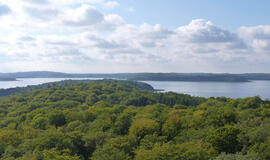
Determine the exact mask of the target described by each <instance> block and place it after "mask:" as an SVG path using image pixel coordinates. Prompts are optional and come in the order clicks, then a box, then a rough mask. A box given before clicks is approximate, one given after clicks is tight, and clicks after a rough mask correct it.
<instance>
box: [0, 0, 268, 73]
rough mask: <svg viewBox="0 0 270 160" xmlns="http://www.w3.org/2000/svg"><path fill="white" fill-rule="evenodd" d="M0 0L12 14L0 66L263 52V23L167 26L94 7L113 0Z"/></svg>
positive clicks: (245, 58)
mask: <svg viewBox="0 0 270 160" xmlns="http://www.w3.org/2000/svg"><path fill="white" fill-rule="evenodd" d="M4 2H5V5H6V7H8V8H10V10H12V14H10V15H9V16H5V17H3V18H2V19H1V23H0V27H1V28H3V29H5V33H2V32H1V31H0V46H1V47H0V54H1V57H4V59H5V60H3V59H1V60H2V61H1V64H0V66H1V67H0V68H5V69H6V68H9V67H11V66H9V65H7V64H6V63H4V62H3V61H5V62H7V61H9V62H10V64H13V65H14V64H20V65H23V66H22V67H21V68H24V69H25V68H26V70H51V69H52V70H56V69H58V70H57V71H65V72H69V71H70V68H72V69H73V70H72V71H75V72H82V70H84V72H120V71H121V72H136V71H141V72H147V71H149V72H151V71H159V72H162V71H163V72H193V71H195V72H204V71H208V72H217V71H218V72H231V70H232V69H235V70H237V71H241V70H243V71H244V69H245V68H247V66H250V64H255V65H254V66H256V64H257V63H255V62H258V61H259V62H262V63H266V62H269V60H270V56H269V55H270V54H268V53H269V49H270V47H269V46H270V29H269V28H270V27H269V26H254V27H241V28H240V29H239V30H238V31H237V32H235V33H234V32H231V31H228V30H226V29H224V28H222V27H219V26H216V25H215V24H214V23H212V22H210V21H207V20H203V19H196V20H192V21H191V22H190V23H189V24H186V25H184V26H179V27H177V28H175V29H169V28H167V27H165V26H163V25H160V24H155V25H150V24H147V23H145V24H141V25H135V24H127V23H126V22H125V20H124V19H123V17H121V16H120V15H117V14H114V13H111V14H105V13H103V12H101V11H100V10H98V9H97V8H100V5H101V6H102V7H105V8H106V5H107V8H114V7H116V6H119V4H118V3H117V2H114V1H103V0H57V1H53V0H37V1H34V0H12V1H8V0H4ZM15 2H16V3H15ZM0 7H1V6H0ZM103 9H104V8H103ZM258 55H259V56H258ZM239 62H241V66H239V65H237V64H238V63H239ZM33 63H38V64H39V65H33ZM4 64H5V65H4ZM46 64H48V65H46ZM63 66H64V67H63ZM71 66H72V67H71ZM232 66H233V67H235V68H233V67H232ZM31 67H35V68H31ZM237 67H239V68H237ZM11 68H12V67H11ZM257 68H258V69H261V66H257ZM14 71H16V69H15V70H14ZM0 72H1V69H0Z"/></svg>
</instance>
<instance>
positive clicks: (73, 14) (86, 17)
mask: <svg viewBox="0 0 270 160" xmlns="http://www.w3.org/2000/svg"><path fill="white" fill-rule="evenodd" d="M103 20H104V15H103V14H102V13H100V12H99V11H98V10H96V9H95V8H94V7H92V6H89V5H82V6H81V7H80V8H76V9H75V10H72V9H70V10H68V11H66V13H65V15H64V17H63V23H64V24H66V25H69V26H78V27H81V26H89V25H95V24H98V23H101V22H102V21H103Z"/></svg>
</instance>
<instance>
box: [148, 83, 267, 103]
mask: <svg viewBox="0 0 270 160" xmlns="http://www.w3.org/2000/svg"><path fill="white" fill-rule="evenodd" d="M145 82H146V83H148V84H150V85H152V86H153V87H154V88H155V89H164V90H165V91H173V92H177V93H185V94H190V95H192V96H200V97H222V96H225V97H230V98H245V97H253V96H260V97H261V98H263V99H270V81H251V82H239V83H238V82H160V81H159V82H156V81H145Z"/></svg>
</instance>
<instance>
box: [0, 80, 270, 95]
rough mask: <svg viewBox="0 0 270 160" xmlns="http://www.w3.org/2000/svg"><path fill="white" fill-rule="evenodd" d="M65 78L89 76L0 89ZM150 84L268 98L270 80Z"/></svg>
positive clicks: (4, 84)
mask: <svg viewBox="0 0 270 160" xmlns="http://www.w3.org/2000/svg"><path fill="white" fill-rule="evenodd" d="M66 79H73V80H81V79H91V78H29V79H18V81H9V82H1V81H0V89H2V88H5V89H6V88H14V87H25V86H28V85H37V84H42V83H48V82H55V81H61V80H66ZM144 82H146V83H148V84H150V85H152V86H153V87H154V88H155V89H164V90H165V91H173V92H177V93H185V94H190V95H193V96H201V97H221V96H225V97H231V98H244V97H251V96H260V97H261V98H264V99H270V81H252V82H244V83H235V82H234V83H230V82H166V81H165V82H164V81H162V82H160V81H144Z"/></svg>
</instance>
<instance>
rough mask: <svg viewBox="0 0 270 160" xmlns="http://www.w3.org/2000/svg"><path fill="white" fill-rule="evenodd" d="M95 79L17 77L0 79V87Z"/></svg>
mask: <svg viewBox="0 0 270 160" xmlns="http://www.w3.org/2000/svg"><path fill="white" fill-rule="evenodd" d="M68 79H72V80H84V79H90V80H97V79H99V78H23V79H17V81H0V89H7V88H15V87H26V86H29V85H38V84H43V83H49V82H57V81H62V80H68Z"/></svg>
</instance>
